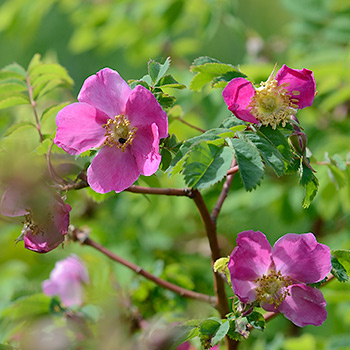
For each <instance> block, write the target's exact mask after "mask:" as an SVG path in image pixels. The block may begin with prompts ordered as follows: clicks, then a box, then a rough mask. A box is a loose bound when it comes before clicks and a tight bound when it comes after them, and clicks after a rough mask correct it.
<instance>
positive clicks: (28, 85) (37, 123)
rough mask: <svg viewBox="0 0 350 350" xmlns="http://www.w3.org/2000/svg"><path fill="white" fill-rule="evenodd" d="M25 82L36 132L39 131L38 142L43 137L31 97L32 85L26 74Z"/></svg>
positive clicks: (42, 139) (41, 140)
mask: <svg viewBox="0 0 350 350" xmlns="http://www.w3.org/2000/svg"><path fill="white" fill-rule="evenodd" d="M26 82H27V88H28V93H29V100H30V104H31V106H32V108H33V112H34V117H35V122H36V129H37V130H38V133H39V137H40V142H43V141H44V138H43V135H42V133H41V127H40V121H39V117H38V112H37V110H36V102H35V100H34V97H33V87H32V85H31V83H30V80H29V76H28V75H27V76H26Z"/></svg>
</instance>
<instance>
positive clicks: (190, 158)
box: [147, 57, 318, 208]
mask: <svg viewBox="0 0 350 350" xmlns="http://www.w3.org/2000/svg"><path fill="white" fill-rule="evenodd" d="M191 70H192V71H193V72H197V74H196V75H195V76H194V78H193V80H192V82H191V84H190V87H191V88H192V89H194V90H197V89H201V88H203V87H204V86H205V85H206V84H208V83H210V84H211V86H212V87H223V86H225V85H226V84H227V83H228V81H229V80H231V79H233V78H235V77H239V76H240V77H242V76H245V75H244V74H243V73H241V72H239V71H238V70H237V69H236V68H235V67H233V66H232V65H228V64H224V63H221V62H219V61H218V60H215V59H212V58H209V57H200V58H198V59H196V60H195V61H194V63H193V65H192V67H191ZM147 79H148V76H147ZM156 81H157V80H156ZM291 133H292V127H291V126H287V127H285V128H278V129H277V130H273V129H272V128H271V127H265V126H261V127H259V128H258V127H255V126H251V125H249V124H247V123H245V122H242V121H240V120H238V119H237V118H235V117H234V116H232V117H231V118H229V119H227V120H225V121H224V122H223V123H222V124H221V125H220V126H219V127H218V128H214V129H211V130H208V131H206V132H205V133H203V134H201V135H199V136H196V137H193V138H190V139H188V140H186V141H184V142H182V143H180V144H174V142H170V146H168V148H167V145H165V146H164V148H163V150H164V149H165V150H166V152H167V153H166V154H167V158H168V160H167V164H169V166H168V168H167V170H166V171H167V172H168V173H169V174H170V175H174V174H177V173H182V174H183V176H184V180H185V183H186V185H187V186H189V187H192V188H196V189H204V188H207V187H209V186H211V185H213V184H215V183H217V182H219V181H221V180H222V179H223V178H224V177H225V176H226V174H227V172H228V171H229V170H230V168H231V166H232V161H233V157H235V159H236V162H237V164H238V167H239V173H240V177H241V179H242V183H243V186H244V188H245V190H246V191H251V190H253V189H255V188H256V187H257V185H260V183H261V180H262V179H263V177H264V175H265V171H266V170H265V167H266V166H269V167H271V168H272V169H273V171H274V173H275V175H276V176H277V177H281V176H283V175H286V174H288V175H289V174H294V173H297V172H298V173H299V177H300V185H301V186H303V187H304V189H305V196H304V199H303V203H302V205H303V207H304V208H307V207H308V206H309V205H310V203H311V201H312V200H313V199H314V198H315V196H316V193H317V189H318V180H317V178H316V176H315V175H314V173H313V171H312V169H311V168H310V167H309V166H308V162H307V160H306V159H305V157H304V155H303V154H299V153H298V152H296V151H295V149H294V148H293V146H292V145H291V143H290V142H289V141H288V139H289V138H290V137H291ZM171 140H173V137H171ZM170 151H172V153H174V154H175V156H174V157H173V158H172V159H171V161H170V156H171V153H170ZM164 168H165V166H164Z"/></svg>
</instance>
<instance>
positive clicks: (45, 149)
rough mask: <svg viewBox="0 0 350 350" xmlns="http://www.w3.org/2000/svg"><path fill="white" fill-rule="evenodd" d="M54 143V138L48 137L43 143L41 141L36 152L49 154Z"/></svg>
mask: <svg viewBox="0 0 350 350" xmlns="http://www.w3.org/2000/svg"><path fill="white" fill-rule="evenodd" d="M51 144H52V140H50V139H46V140H44V141H43V142H42V143H40V145H39V146H38V147H37V148H36V149H35V152H36V154H37V155H39V156H40V155H44V154H47V153H48V151H49V149H50V146H51Z"/></svg>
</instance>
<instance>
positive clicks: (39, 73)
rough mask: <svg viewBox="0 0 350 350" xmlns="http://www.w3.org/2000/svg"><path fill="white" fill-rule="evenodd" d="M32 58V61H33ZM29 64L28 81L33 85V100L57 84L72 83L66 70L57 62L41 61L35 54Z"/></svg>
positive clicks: (70, 84)
mask: <svg viewBox="0 0 350 350" xmlns="http://www.w3.org/2000/svg"><path fill="white" fill-rule="evenodd" d="M33 60H34V61H33ZM33 60H32V62H31V63H30V64H29V68H28V72H29V81H30V83H31V85H32V87H33V98H34V100H36V99H38V98H39V97H41V96H43V95H45V94H46V93H48V92H50V91H52V90H53V89H55V88H56V87H58V86H67V87H70V86H72V85H73V84H74V82H73V80H72V78H71V77H70V76H69V74H68V72H67V70H66V69H65V68H64V67H62V66H61V65H59V64H57V63H41V62H40V56H35V58H33Z"/></svg>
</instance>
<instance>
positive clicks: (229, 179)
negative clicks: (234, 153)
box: [211, 160, 238, 222]
mask: <svg viewBox="0 0 350 350" xmlns="http://www.w3.org/2000/svg"><path fill="white" fill-rule="evenodd" d="M233 169H235V170H236V169H237V170H236V171H235V172H230V174H229V175H227V177H226V180H225V183H224V186H223V187H222V191H221V193H220V195H219V198H218V200H217V201H216V203H215V207H214V209H213V210H212V212H211V218H212V220H214V221H215V222H216V220H217V218H218V216H219V213H220V210H221V208H222V205H223V204H224V201H225V199H226V198H227V195H228V191H229V190H230V187H231V184H232V181H233V178H234V175H235V173H236V172H237V171H238V165H236V161H235V160H234V161H233V164H232V168H231V169H230V170H233ZM230 170H229V171H230ZM227 173H228V172H227Z"/></svg>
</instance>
